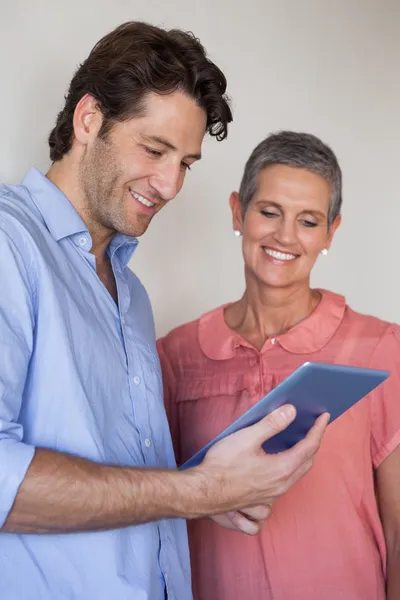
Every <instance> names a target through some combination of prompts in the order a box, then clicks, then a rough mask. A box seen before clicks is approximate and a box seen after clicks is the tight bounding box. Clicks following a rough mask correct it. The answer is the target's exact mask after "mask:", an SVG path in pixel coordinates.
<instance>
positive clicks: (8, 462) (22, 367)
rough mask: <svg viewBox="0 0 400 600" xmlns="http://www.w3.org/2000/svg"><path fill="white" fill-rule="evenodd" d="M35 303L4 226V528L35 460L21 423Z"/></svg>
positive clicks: (0, 302) (0, 479)
mask: <svg viewBox="0 0 400 600" xmlns="http://www.w3.org/2000/svg"><path fill="white" fill-rule="evenodd" d="M7 231H8V232H9V228H7ZM32 300H33V295H32V287H31V282H30V280H29V276H28V270H27V268H26V266H25V263H24V261H23V259H22V256H21V254H20V253H19V251H18V248H17V245H16V243H15V242H14V241H13V239H12V237H11V235H9V233H6V231H5V229H4V226H3V224H2V223H0V527H2V526H3V525H4V522H5V521H6V519H7V516H8V513H9V512H10V510H11V508H12V505H13V503H14V499H15V497H16V495H17V492H18V489H19V486H20V485H21V482H22V480H23V479H24V477H25V474H26V471H27V469H28V467H29V465H30V462H31V460H32V458H33V455H34V448H33V447H32V446H30V445H28V444H25V443H24V441H23V440H24V431H23V427H22V425H21V423H19V415H20V412H21V406H22V398H23V392H24V387H25V382H26V377H27V372H28V367H29V361H30V357H31V354H32V346H33V330H34V316H33V315H34V312H33V301H32Z"/></svg>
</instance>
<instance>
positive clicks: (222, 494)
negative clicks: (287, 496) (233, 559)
mask: <svg viewBox="0 0 400 600" xmlns="http://www.w3.org/2000/svg"><path fill="white" fill-rule="evenodd" d="M295 416H296V411H295V408H294V407H293V406H290V405H286V406H283V407H281V408H279V409H277V410H275V411H274V412H272V413H271V414H269V415H268V416H267V417H265V418H264V419H262V420H261V421H259V422H258V423H256V424H255V425H252V426H251V427H247V428H245V429H242V430H241V431H238V432H236V433H234V434H232V435H230V436H228V437H226V438H225V439H223V440H221V441H220V442H218V443H217V444H215V445H214V446H213V447H212V448H210V450H209V451H208V453H207V455H206V457H205V459H204V461H203V463H202V464H201V465H200V466H199V467H196V468H194V469H192V472H193V475H195V474H197V476H199V478H200V479H201V477H202V479H203V481H204V485H205V486H206V489H208V490H209V515H215V514H223V513H228V512H233V511H242V510H243V509H244V508H245V507H250V508H251V507H257V506H258V507H259V506H260V505H271V504H272V503H273V501H274V500H275V499H276V498H278V497H279V496H280V495H282V494H284V493H285V492H286V491H287V490H288V489H289V488H290V487H291V486H292V485H293V484H294V483H296V481H298V480H299V479H300V478H301V477H303V476H304V475H305V474H306V473H308V471H309V470H310V469H311V467H312V464H313V461H314V457H315V454H316V452H317V451H318V449H319V446H320V443H321V440H322V436H323V434H324V432H325V429H326V426H327V424H328V422H329V418H330V416H329V415H328V414H324V415H321V416H320V417H319V418H318V419H317V421H316V422H315V424H314V426H313V427H312V428H311V429H310V431H309V432H308V434H307V435H306V437H305V438H304V439H303V440H301V441H300V442H298V443H297V444H296V445H295V446H294V447H293V448H290V449H289V450H286V451H284V452H280V453H279V454H267V453H265V451H264V450H263V448H262V445H263V443H264V442H265V441H266V440H267V439H269V438H271V437H272V436H274V435H276V434H277V433H279V432H280V431H282V430H283V429H286V427H288V425H289V424H290V423H291V422H292V421H293V420H294V418H295ZM202 504H203V503H202ZM203 507H204V504H203ZM218 509H219V510H218ZM193 516H202V515H193ZM232 518H233V519H234V520H235V521H236V522H238V521H240V522H241V523H242V524H244V521H243V519H242V518H241V516H240V515H236V516H231V517H230V520H231V521H232ZM228 519H229V517H228ZM224 521H225V524H227V521H226V519H224ZM250 526H251V524H250ZM245 527H249V524H248V523H246V525H245ZM251 528H252V530H253V531H255V526H254V525H253V526H251Z"/></svg>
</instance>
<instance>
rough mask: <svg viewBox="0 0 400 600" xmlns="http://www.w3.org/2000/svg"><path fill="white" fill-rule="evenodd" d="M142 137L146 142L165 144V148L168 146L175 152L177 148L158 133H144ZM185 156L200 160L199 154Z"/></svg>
mask: <svg viewBox="0 0 400 600" xmlns="http://www.w3.org/2000/svg"><path fill="white" fill-rule="evenodd" d="M143 139H145V140H147V141H148V142H154V143H156V144H161V145H162V146H165V147H166V148H168V149H169V150H174V151H175V152H176V151H177V148H176V147H175V146H174V145H173V144H171V142H169V141H168V140H166V139H165V138H163V137H160V136H159V135H144V136H143ZM185 158H193V159H194V160H200V159H201V154H200V153H199V154H187V155H186V156H185Z"/></svg>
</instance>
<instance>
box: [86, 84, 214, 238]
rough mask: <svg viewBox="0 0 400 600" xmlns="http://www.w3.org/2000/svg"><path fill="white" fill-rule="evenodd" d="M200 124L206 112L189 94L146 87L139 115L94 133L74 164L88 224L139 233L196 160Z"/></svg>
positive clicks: (202, 130)
mask: <svg viewBox="0 0 400 600" xmlns="http://www.w3.org/2000/svg"><path fill="white" fill-rule="evenodd" d="M205 130H206V114H205V111H204V110H203V109H202V108H200V107H199V106H198V105H197V104H196V102H195V100H193V99H192V98H189V97H188V96H186V95H185V94H184V93H182V92H173V93H171V94H168V95H162V96H161V95H158V94H154V93H151V94H149V95H148V97H147V101H146V106H145V113H144V115H143V116H140V117H134V118H132V119H130V120H128V121H125V122H122V123H116V124H115V125H113V126H112V128H111V130H110V131H109V133H108V135H107V137H106V138H105V139H101V138H99V137H98V135H96V136H95V137H94V138H93V140H92V141H90V142H89V143H88V144H87V146H86V148H85V152H84V153H83V155H82V158H81V162H80V168H79V176H80V184H81V186H82V189H83V191H84V194H85V204H86V207H85V208H86V211H87V213H88V214H87V217H88V218H89V220H90V222H91V224H92V226H93V227H94V228H96V229H97V230H98V231H99V232H100V231H104V232H117V231H118V232H121V233H124V234H126V235H130V236H140V235H142V234H143V233H144V232H145V231H146V229H147V227H148V226H149V223H150V221H151V219H152V218H153V216H154V215H155V214H156V213H157V212H159V211H160V210H161V209H162V208H163V206H165V204H166V203H167V202H169V201H170V200H172V199H173V198H175V196H176V195H177V193H178V192H179V190H180V189H181V187H182V185H183V181H184V179H185V175H186V173H187V171H188V170H189V169H190V167H191V165H192V164H193V163H194V162H195V161H196V160H199V158H200V154H201V145H202V141H203V137H204V134H205Z"/></svg>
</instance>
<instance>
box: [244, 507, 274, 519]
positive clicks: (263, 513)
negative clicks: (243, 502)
mask: <svg viewBox="0 0 400 600" xmlns="http://www.w3.org/2000/svg"><path fill="white" fill-rule="evenodd" d="M239 512H241V513H242V515H244V516H245V517H246V518H249V519H251V520H252V521H265V520H266V519H268V517H270V516H271V513H272V507H271V506H270V505H269V504H260V505H258V506H249V507H247V508H241V509H240V511H239Z"/></svg>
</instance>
